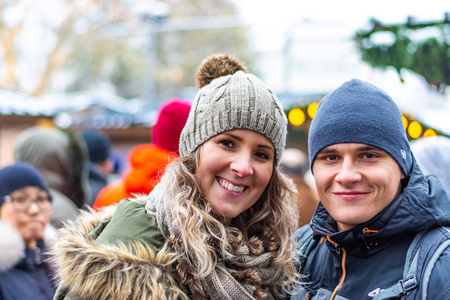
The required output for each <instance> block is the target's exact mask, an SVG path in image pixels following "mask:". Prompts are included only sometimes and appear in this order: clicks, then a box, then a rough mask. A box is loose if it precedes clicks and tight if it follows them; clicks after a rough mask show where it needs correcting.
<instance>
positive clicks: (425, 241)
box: [373, 227, 450, 300]
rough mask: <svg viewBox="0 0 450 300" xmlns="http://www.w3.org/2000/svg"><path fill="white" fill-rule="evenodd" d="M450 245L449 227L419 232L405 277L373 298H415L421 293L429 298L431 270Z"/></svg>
mask: <svg viewBox="0 0 450 300" xmlns="http://www.w3.org/2000/svg"><path fill="white" fill-rule="evenodd" d="M449 246H450V230H449V228H447V227H438V228H434V229H431V230H428V231H422V232H419V233H418V234H417V235H416V236H415V237H414V240H413V241H412V242H411V245H410V246H409V248H408V252H407V254H406V261H405V267H404V270H403V279H402V280H400V281H399V282H398V283H396V284H395V285H393V286H391V287H390V288H388V289H385V290H383V291H381V292H380V293H378V294H377V295H376V296H375V297H374V298H373V299H374V300H385V299H396V298H400V297H402V296H405V295H406V294H408V296H409V297H411V299H415V295H416V294H421V297H422V298H421V299H427V291H428V283H429V280H430V276H431V272H432V271H433V268H434V265H435V264H436V262H437V260H438V259H439V257H440V256H441V254H442V252H444V250H445V249H447V247H449Z"/></svg>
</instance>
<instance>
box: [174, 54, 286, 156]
mask: <svg viewBox="0 0 450 300" xmlns="http://www.w3.org/2000/svg"><path fill="white" fill-rule="evenodd" d="M246 72H247V69H246V67H245V66H244V65H243V64H242V63H241V62H240V61H238V60H237V59H235V58H233V57H231V56H229V55H227V54H218V55H212V56H210V57H207V58H206V59H205V60H204V61H203V62H202V63H201V65H200V67H199V69H198V71H197V84H198V86H199V88H201V89H200V90H199V92H198V93H197V95H196V97H195V100H194V102H193V104H192V109H191V112H190V114H189V118H188V120H187V122H186V126H185V127H184V129H183V131H182V133H181V138H180V155H181V156H186V155H188V154H190V153H193V152H194V151H195V150H196V149H197V148H198V147H199V146H200V145H202V144H203V143H204V142H206V141H207V140H209V139H210V138H212V137H214V136H216V135H218V134H220V133H223V132H225V131H228V130H233V129H249V130H253V131H255V132H258V133H260V134H262V135H264V136H265V137H266V138H268V139H269V140H270V141H271V142H272V144H273V146H274V148H275V161H276V163H277V164H279V162H280V158H281V155H282V153H283V150H284V147H285V145H286V130H287V119H286V115H285V113H284V111H283V108H282V105H281V103H280V102H279V100H278V98H277V96H276V95H275V93H274V92H272V91H271V90H270V89H269V88H268V87H267V86H265V84H264V83H263V82H262V81H261V80H260V79H258V78H257V77H256V76H254V75H252V74H248V73H246Z"/></svg>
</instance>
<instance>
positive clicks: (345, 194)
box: [333, 191, 370, 200]
mask: <svg viewBox="0 0 450 300" xmlns="http://www.w3.org/2000/svg"><path fill="white" fill-rule="evenodd" d="M333 194H334V195H336V196H338V197H339V198H342V199H348V200H351V199H358V198H361V197H364V196H366V195H368V194H370V192H359V191H351V192H333Z"/></svg>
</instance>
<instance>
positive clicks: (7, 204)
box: [0, 162, 56, 300]
mask: <svg viewBox="0 0 450 300" xmlns="http://www.w3.org/2000/svg"><path fill="white" fill-rule="evenodd" d="M51 214H52V204H51V196H50V192H49V189H48V186H47V183H46V182H45V180H44V177H43V176H42V174H41V173H39V171H38V170H37V169H36V168H35V167H33V166H32V165H30V164H28V163H23V162H20V163H15V164H13V165H10V166H7V167H4V168H2V169H0V299H2V300H14V299H20V300H28V299H34V300H48V299H53V295H54V293H55V287H54V285H53V283H52V281H51V278H52V277H51V276H52V275H51V274H50V270H49V267H48V265H47V263H46V262H45V259H46V253H45V252H46V250H47V249H48V247H49V246H50V243H51V241H52V239H53V238H54V237H55V236H56V230H55V229H54V228H53V227H51V226H50V225H49V223H50V216H51Z"/></svg>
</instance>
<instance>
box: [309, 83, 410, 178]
mask: <svg viewBox="0 0 450 300" xmlns="http://www.w3.org/2000/svg"><path fill="white" fill-rule="evenodd" d="M340 143H361V144H367V145H372V146H375V147H378V148H380V149H382V150H384V151H386V152H387V153H388V154H389V155H390V156H391V157H392V158H394V160H395V161H396V162H397V163H398V165H399V166H400V168H401V169H402V171H403V173H404V174H405V175H406V176H407V177H408V176H409V174H410V172H411V168H412V164H413V162H412V155H411V150H410V145H409V142H408V139H407V137H406V132H405V128H404V126H403V120H402V115H401V113H400V110H399V108H398V107H397V105H396V104H395V102H394V101H393V100H392V99H391V97H389V95H388V94H386V93H385V92H384V91H382V90H381V89H379V88H377V87H375V86H374V85H372V84H370V83H368V82H364V81H361V80H358V79H352V80H350V81H347V82H345V83H344V84H342V85H341V86H340V87H339V88H337V89H336V90H334V91H332V92H331V93H329V94H328V95H327V96H325V97H324V98H323V99H322V101H321V102H320V103H319V106H318V108H317V112H316V114H315V116H314V119H313V121H312V122H311V127H310V130H309V135H308V152H309V153H308V154H309V161H310V166H311V170H312V169H313V165H314V160H315V158H316V156H317V154H318V152H319V151H320V150H322V149H323V148H325V147H328V146H330V145H334V144H340Z"/></svg>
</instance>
